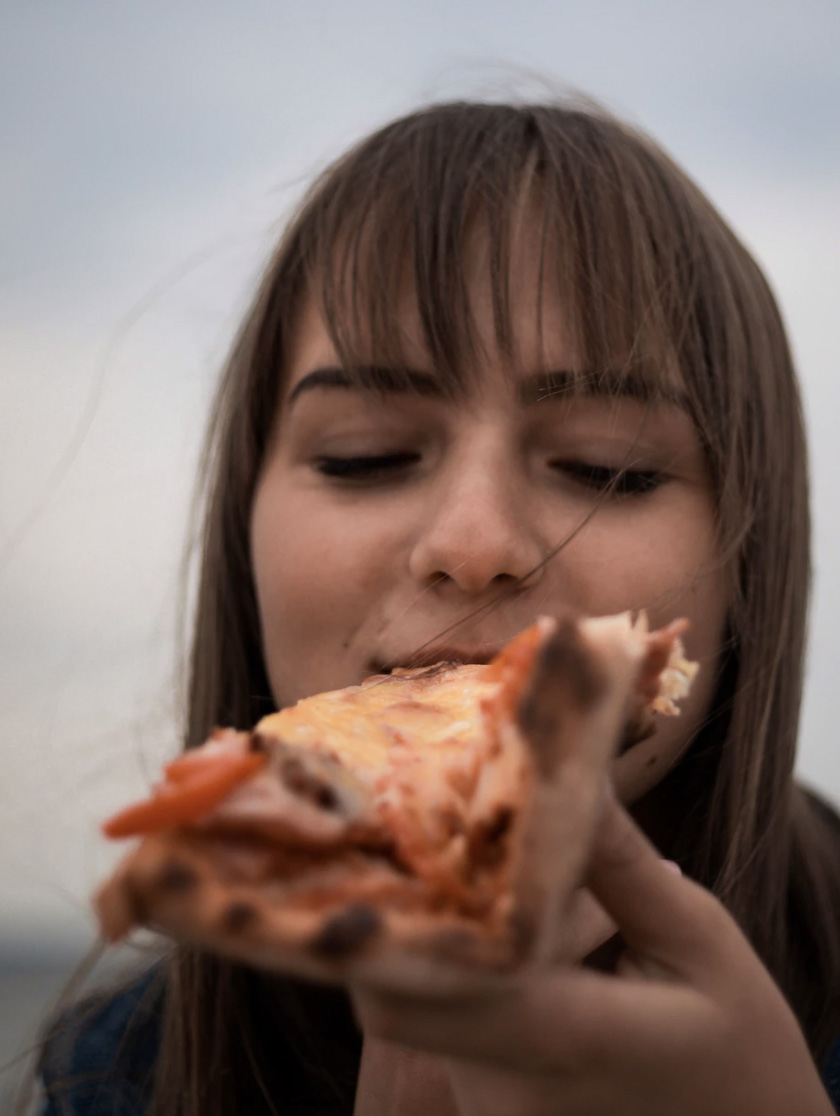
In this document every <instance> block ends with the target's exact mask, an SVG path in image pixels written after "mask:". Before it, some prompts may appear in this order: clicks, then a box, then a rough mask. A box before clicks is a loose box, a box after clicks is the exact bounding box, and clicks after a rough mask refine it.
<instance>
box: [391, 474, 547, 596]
mask: <svg viewBox="0 0 840 1116" xmlns="http://www.w3.org/2000/svg"><path fill="white" fill-rule="evenodd" d="M508 466H509V463H508ZM508 466H506V464H505V463H504V462H502V461H499V460H496V461H492V462H488V461H481V460H478V461H475V462H472V463H470V464H466V463H463V462H462V463H460V466H459V467H456V468H454V469H453V470H452V471H451V472H450V474H449V476H445V477H441V478H440V482H439V483H438V485H436V486H435V488H434V490H433V491H432V492H430V494H429V501H428V510H427V514H426V516H425V517H424V522H423V524H422V526H421V529H420V531H419V533H418V536H417V538H416V541H415V543H414V546H413V548H412V551H411V554H410V558H409V568H410V571H411V573H412V575H413V576H414V577H415V578H416V579H417V580H418V581H419V582H421V583H422V584H423V585H437V584H441V583H443V585H447V584H448V585H453V586H457V587H458V589H460V590H461V591H462V592H464V593H467V594H470V595H478V594H481V593H482V592H484V591H486V590H493V589H504V588H513V587H515V586H516V585H517V584H518V583H519V582H522V581H525V582H526V583H527V585H528V586H529V587H530V586H531V585H533V584H535V583H536V582H537V581H538V580H539V578H540V577H541V575H542V570H543V567H542V562H543V560H544V558H545V556H546V553H547V547H546V546H545V545H544V544H543V542H542V540H541V538H540V533H539V523H538V513H537V512H536V509H535V507H534V498H533V496H532V494H530V493H529V492H528V491H527V484H523V483H522V482H518V481H517V480H516V479H515V477H514V475H513V473H514V470H513V469H512V468H511V467H508Z"/></svg>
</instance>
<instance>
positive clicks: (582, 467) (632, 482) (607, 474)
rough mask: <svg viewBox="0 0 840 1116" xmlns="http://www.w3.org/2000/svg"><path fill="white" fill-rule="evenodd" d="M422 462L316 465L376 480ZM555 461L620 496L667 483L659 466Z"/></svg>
mask: <svg viewBox="0 0 840 1116" xmlns="http://www.w3.org/2000/svg"><path fill="white" fill-rule="evenodd" d="M418 461H420V454H418V453H386V454H371V455H369V456H359V457H321V458H318V460H317V461H316V462H315V468H316V469H317V470H318V472H319V473H321V474H322V476H325V477H327V478H329V479H330V480H337V481H349V482H353V481H355V482H358V483H365V482H367V483H375V482H376V481H379V480H389V479H392V478H393V479H396V478H397V475H398V474H399V473H400V472H401V471H405V470H407V469H409V468H411V466H412V465H416V464H417V463H418ZM551 464H552V467H553V468H555V469H556V470H558V471H559V472H562V473H564V474H565V475H566V476H568V477H569V478H570V479H571V480H573V481H575V482H576V483H578V484H580V485H582V486H583V487H585V488H588V489H591V490H593V491H595V492H604V493H608V495H610V496H613V497H617V498H620V497H623V496H644V495H646V494H647V493H649V492H653V491H654V489H656V488H658V487H659V486H660V485H661V484H662V482H663V477H662V474H661V473H659V472H658V471H657V470H656V469H617V468H613V467H612V466H608V465H588V464H586V463H585V462H582V461H554V462H552V463H551Z"/></svg>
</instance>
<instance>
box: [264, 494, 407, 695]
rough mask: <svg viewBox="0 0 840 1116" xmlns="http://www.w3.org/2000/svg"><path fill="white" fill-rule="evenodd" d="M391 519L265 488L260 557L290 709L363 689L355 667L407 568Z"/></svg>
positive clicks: (271, 658) (268, 649) (273, 654)
mask: <svg viewBox="0 0 840 1116" xmlns="http://www.w3.org/2000/svg"><path fill="white" fill-rule="evenodd" d="M394 535H395V527H394V525H393V523H392V522H391V520H390V519H388V518H383V517H381V516H380V517H373V518H372V517H371V516H370V515H367V514H364V513H363V511H362V510H360V509H358V508H356V509H354V508H353V507H352V506H340V507H338V508H336V507H332V506H327V507H325V506H322V505H320V504H319V503H318V501H317V500H313V499H312V497H311V494H309V493H308V492H306V491H300V490H298V489H297V488H296V487H295V486H294V485H291V484H284V483H282V480H279V481H278V480H277V479H272V478H269V479H268V480H267V481H265V482H264V483H263V484H262V485H260V487H259V488H258V490H257V493H256V497H255V501H254V509H253V514H252V517H251V555H252V563H253V570H254V581H255V585H256V592H257V604H258V608H259V614H260V624H261V628H262V634H263V648H264V653H265V659H266V665H267V669H268V673H269V678H270V680H271V683H272V690H273V692H274V696H275V698H276V699H277V700H278V701H281V700H282V701H283V702H286V703H288V702H290V701H292V700H296V699H297V698H299V697H303V696H307V695H309V694H312V693H316V692H320V691H323V690H329V689H334V688H337V687H340V686H344V685H350V684H353V683H356V682H358V681H359V678H358V677H357V675H358V664H355V663H354V664H352V665H348V662H349V659H350V657H351V656H352V648H353V645H354V639H355V636H356V633H357V632H358V631H359V628H360V627H361V626H362V625H363V624H369V623H370V622H371V619H372V618H373V617H375V615H376V613H377V610H378V609H379V608H380V602H381V600H382V599H383V597H384V596H385V595H386V594H387V590H388V586H389V584H390V582H391V581H392V580H393V578H394V576H395V571H397V570H398V568H399V560H398V553H397V552H398V550H399V542H398V540H397V539H396V538H395V537H394Z"/></svg>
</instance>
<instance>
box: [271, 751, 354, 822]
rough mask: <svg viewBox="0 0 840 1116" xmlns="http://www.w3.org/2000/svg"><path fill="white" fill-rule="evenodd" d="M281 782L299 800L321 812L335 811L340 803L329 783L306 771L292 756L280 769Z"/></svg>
mask: <svg viewBox="0 0 840 1116" xmlns="http://www.w3.org/2000/svg"><path fill="white" fill-rule="evenodd" d="M282 776H283V782H284V783H285V784H286V786H287V787H288V788H289V790H290V791H292V792H293V793H294V794H296V795H297V796H298V797H299V798H304V799H306V800H307V801H308V802H311V803H312V804H313V805H314V806H319V807H320V808H321V809H322V810H337V809H338V807H339V805H340V803H339V800H338V795H337V794H336V793H335V791H334V790H333V788H332V787H331V786H330V785H329V783H326V782H324V780H323V779H319V778H318V777H317V776H316V775H313V774H312V772H311V771H307V770H306V768H305V767H304V765H303V764H302V763H301V762H300V760H299V759H297V758H295V757H294V756H293V757H291V758H289V759H287V760H286V761H285V762H284V764H283V767H282Z"/></svg>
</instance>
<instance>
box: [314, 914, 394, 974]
mask: <svg viewBox="0 0 840 1116" xmlns="http://www.w3.org/2000/svg"><path fill="white" fill-rule="evenodd" d="M381 930H382V916H381V915H380V914H379V912H378V911H377V910H375V909H374V908H373V907H371V906H370V904H369V903H354V904H353V905H352V906H350V907H346V908H345V909H344V910H343V911H340V912H339V913H338V914H337V915H333V917H332V918H331V919H329V921H328V922H326V923H325V924H324V926H322V928H321V929H320V930H319V932H318V933H317V934H316V936H315V938H314V939H313V940H312V946H311V948H312V952H313V953H316V954H317V955H318V956H319V957H322V958H324V959H325V960H329V961H343V960H344V959H345V958H348V957H352V956H353V954H356V953H359V952H360V951H361V950H362V949H363V948H364V946H366V945H367V944H368V942H370V940H371V939H372V938H375V937H376V936H377V935H378V934H379V932H380V931H381Z"/></svg>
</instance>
